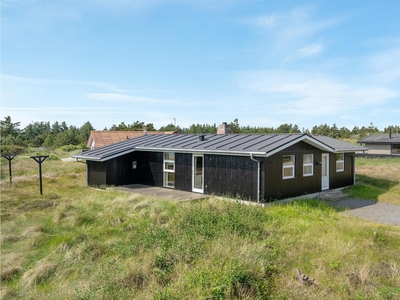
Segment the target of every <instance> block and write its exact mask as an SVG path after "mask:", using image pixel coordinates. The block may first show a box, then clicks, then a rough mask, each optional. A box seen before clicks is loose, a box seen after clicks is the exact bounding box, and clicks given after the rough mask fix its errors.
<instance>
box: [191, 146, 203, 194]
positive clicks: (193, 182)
mask: <svg viewBox="0 0 400 300" xmlns="http://www.w3.org/2000/svg"><path fill="white" fill-rule="evenodd" d="M196 157H201V158H202V160H201V172H202V174H201V189H199V188H195V187H194V185H195V180H196V176H195V172H196V166H195V158H196ZM192 192H196V193H202V194H203V193H204V156H203V155H201V154H193V155H192Z"/></svg>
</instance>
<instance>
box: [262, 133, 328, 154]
mask: <svg viewBox="0 0 400 300" xmlns="http://www.w3.org/2000/svg"><path fill="white" fill-rule="evenodd" d="M301 141H304V142H306V143H307V144H310V145H311V146H314V147H316V148H318V149H320V150H323V151H327V152H334V149H332V148H331V147H328V146H327V145H325V144H323V143H321V142H319V141H317V140H316V139H313V138H312V137H310V136H308V135H303V136H301V137H299V138H298V139H295V140H293V141H291V142H290V143H287V144H284V145H282V146H280V147H279V148H276V149H274V150H272V151H271V152H268V153H267V155H266V156H267V157H269V156H272V155H274V154H276V153H278V152H280V151H282V150H284V149H286V148H288V147H290V146H293V145H295V144H297V143H298V142H301Z"/></svg>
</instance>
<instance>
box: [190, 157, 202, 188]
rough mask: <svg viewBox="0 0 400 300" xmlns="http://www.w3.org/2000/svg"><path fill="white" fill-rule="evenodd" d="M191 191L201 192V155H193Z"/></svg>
mask: <svg viewBox="0 0 400 300" xmlns="http://www.w3.org/2000/svg"><path fill="white" fill-rule="evenodd" d="M192 191H193V192H197V193H203V156H201V155H193V167H192Z"/></svg>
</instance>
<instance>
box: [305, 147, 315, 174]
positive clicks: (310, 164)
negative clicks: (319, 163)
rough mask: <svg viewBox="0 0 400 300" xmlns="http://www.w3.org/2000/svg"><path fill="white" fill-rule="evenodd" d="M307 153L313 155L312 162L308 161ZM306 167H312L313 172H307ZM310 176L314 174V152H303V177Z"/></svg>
mask: <svg viewBox="0 0 400 300" xmlns="http://www.w3.org/2000/svg"><path fill="white" fill-rule="evenodd" d="M306 155H311V162H309V163H306V162H305V159H304V157H305V156H306ZM305 167H311V173H305V171H304V168H305ZM309 176H314V154H312V153H307V154H303V177H309Z"/></svg>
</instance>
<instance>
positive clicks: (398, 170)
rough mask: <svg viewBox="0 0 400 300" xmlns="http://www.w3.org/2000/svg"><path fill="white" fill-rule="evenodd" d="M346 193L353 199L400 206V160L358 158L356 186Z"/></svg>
mask: <svg viewBox="0 0 400 300" xmlns="http://www.w3.org/2000/svg"><path fill="white" fill-rule="evenodd" d="M345 192H346V193H348V194H349V195H350V197H352V198H363V199H370V200H376V201H382V202H386V203H391V204H397V205H400V158H383V159H381V158H357V160H356V185H355V186H353V187H350V188H348V189H346V190H345Z"/></svg>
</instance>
